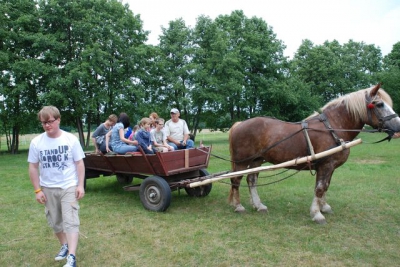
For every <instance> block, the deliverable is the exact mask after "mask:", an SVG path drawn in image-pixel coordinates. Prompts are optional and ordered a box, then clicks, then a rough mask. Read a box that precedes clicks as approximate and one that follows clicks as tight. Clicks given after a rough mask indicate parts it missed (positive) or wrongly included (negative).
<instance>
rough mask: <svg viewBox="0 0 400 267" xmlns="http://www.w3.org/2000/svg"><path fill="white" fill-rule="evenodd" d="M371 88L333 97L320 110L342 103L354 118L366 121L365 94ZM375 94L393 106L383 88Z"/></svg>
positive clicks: (368, 92)
mask: <svg viewBox="0 0 400 267" xmlns="http://www.w3.org/2000/svg"><path fill="white" fill-rule="evenodd" d="M373 88H374V87H370V88H366V89H361V90H358V91H355V92H352V93H348V94H346V95H344V96H340V97H338V98H336V99H333V100H331V101H330V102H328V103H327V104H326V105H325V106H323V107H322V108H321V111H324V110H325V109H328V108H330V107H337V106H340V105H342V104H344V105H345V106H346V109H347V110H348V111H349V112H350V114H351V115H352V116H353V118H354V119H356V120H359V119H361V120H364V121H366V120H367V119H368V114H367V102H366V101H365V95H366V94H368V95H369V94H370V92H371V90H372V89H373ZM377 96H378V97H379V98H380V99H382V100H383V101H384V102H385V103H386V104H388V105H389V106H390V107H393V102H392V99H391V98H390V96H389V94H388V93H386V92H385V90H383V89H382V88H381V89H379V90H378V93H377ZM317 114H318V113H317V112H314V114H312V115H310V116H309V117H308V118H311V117H313V116H315V115H317ZM308 118H307V119H308Z"/></svg>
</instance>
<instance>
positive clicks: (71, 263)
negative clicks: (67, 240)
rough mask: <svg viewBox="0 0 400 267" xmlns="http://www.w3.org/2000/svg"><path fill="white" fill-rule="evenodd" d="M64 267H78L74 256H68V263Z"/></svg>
mask: <svg viewBox="0 0 400 267" xmlns="http://www.w3.org/2000/svg"><path fill="white" fill-rule="evenodd" d="M64 267H76V260H75V256H74V255H72V254H69V255H68V257H67V263H66V264H65V265H64Z"/></svg>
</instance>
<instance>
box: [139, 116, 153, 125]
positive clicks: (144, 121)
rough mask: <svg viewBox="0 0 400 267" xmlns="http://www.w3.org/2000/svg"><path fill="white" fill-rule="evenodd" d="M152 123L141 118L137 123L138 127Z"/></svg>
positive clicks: (147, 119) (148, 119)
mask: <svg viewBox="0 0 400 267" xmlns="http://www.w3.org/2000/svg"><path fill="white" fill-rule="evenodd" d="M151 122H152V120H151V119H150V118H142V119H141V120H140V122H139V125H140V126H143V125H145V124H146V123H149V124H150V123H151Z"/></svg>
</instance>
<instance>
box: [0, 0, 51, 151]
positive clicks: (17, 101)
mask: <svg viewBox="0 0 400 267" xmlns="http://www.w3.org/2000/svg"><path fill="white" fill-rule="evenodd" d="M0 21H1V28H0V58H1V60H0V61H1V72H0V79H1V80H0V81H1V83H0V103H1V107H0V116H1V122H2V127H1V128H2V129H3V131H4V132H5V134H6V140H7V147H8V151H9V152H10V153H12V154H15V153H18V149H19V136H20V135H21V134H24V133H27V132H28V131H29V130H31V129H32V128H36V127H37V123H36V122H37V120H36V116H35V113H32V112H31V111H32V109H35V108H36V107H37V104H38V103H37V94H36V93H35V91H36V81H37V80H38V79H40V76H41V75H42V74H43V70H45V69H46V68H45V66H43V65H42V64H41V63H40V62H39V60H38V57H39V53H38V50H37V48H36V44H37V43H38V42H39V41H40V40H39V38H40V36H38V35H37V32H38V31H39V28H40V23H39V19H38V16H37V10H36V8H35V3H34V1H29V0H21V1H18V2H15V1H3V2H2V4H1V5H0Z"/></svg>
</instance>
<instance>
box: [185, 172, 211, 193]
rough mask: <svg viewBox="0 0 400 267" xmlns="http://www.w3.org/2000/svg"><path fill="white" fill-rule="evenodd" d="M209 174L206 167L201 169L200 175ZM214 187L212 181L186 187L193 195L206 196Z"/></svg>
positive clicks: (187, 191)
mask: <svg viewBox="0 0 400 267" xmlns="http://www.w3.org/2000/svg"><path fill="white" fill-rule="evenodd" d="M207 175H209V173H208V171H207V170H206V169H200V177H203V176H207ZM211 189H212V183H211V184H206V185H201V186H197V187H193V188H192V187H185V191H186V193H187V194H188V195H189V196H191V197H205V196H207V195H208V194H210V192H211Z"/></svg>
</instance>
